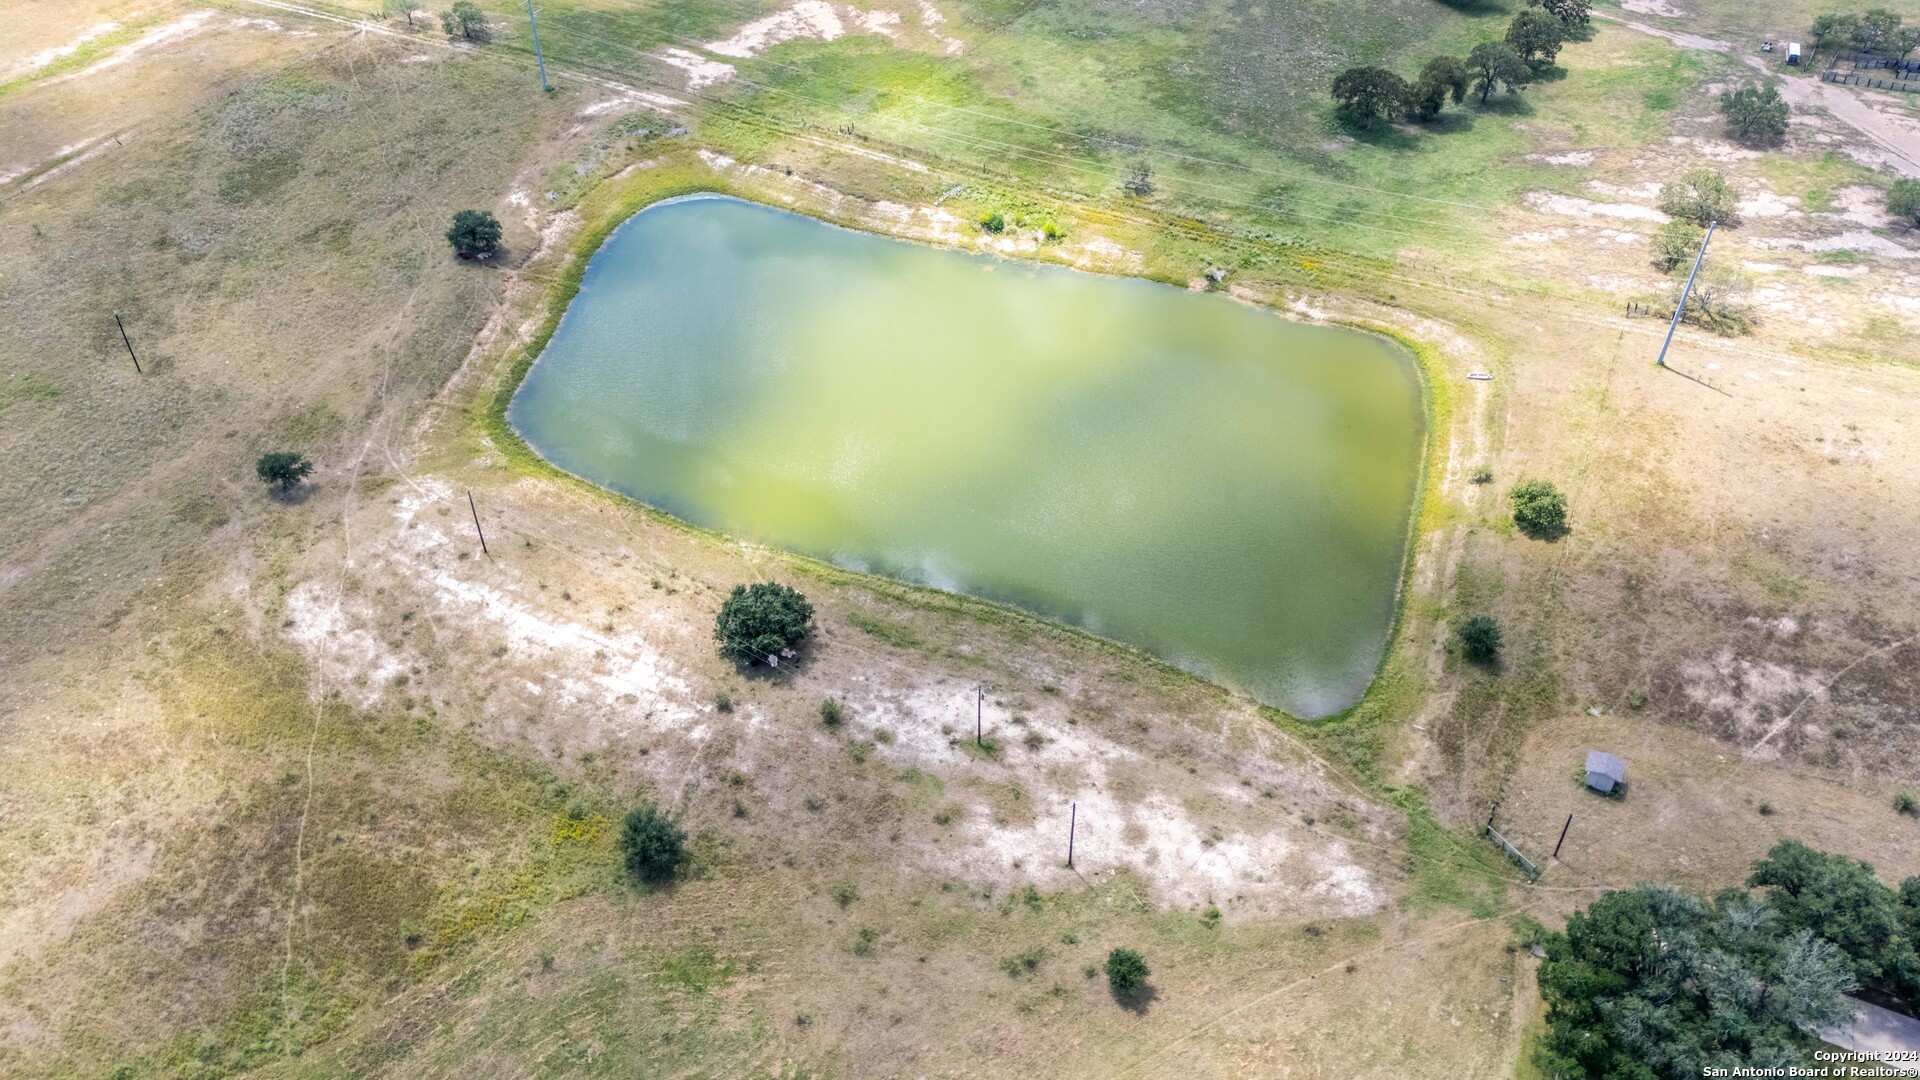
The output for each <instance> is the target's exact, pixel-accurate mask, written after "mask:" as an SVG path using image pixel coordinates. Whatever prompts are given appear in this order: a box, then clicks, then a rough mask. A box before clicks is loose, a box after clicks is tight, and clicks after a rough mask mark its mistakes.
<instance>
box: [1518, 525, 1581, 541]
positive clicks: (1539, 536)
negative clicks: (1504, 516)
mask: <svg viewBox="0 0 1920 1080" xmlns="http://www.w3.org/2000/svg"><path fill="white" fill-rule="evenodd" d="M1513 527H1514V528H1516V529H1518V530H1520V535H1522V536H1524V537H1526V538H1527V539H1529V540H1539V541H1542V542H1545V543H1548V544H1554V543H1558V542H1560V541H1561V540H1564V539H1566V538H1567V537H1568V536H1571V535H1572V534H1573V526H1571V525H1552V526H1541V525H1533V526H1527V525H1522V524H1520V523H1519V522H1517V521H1516V522H1514V523H1513Z"/></svg>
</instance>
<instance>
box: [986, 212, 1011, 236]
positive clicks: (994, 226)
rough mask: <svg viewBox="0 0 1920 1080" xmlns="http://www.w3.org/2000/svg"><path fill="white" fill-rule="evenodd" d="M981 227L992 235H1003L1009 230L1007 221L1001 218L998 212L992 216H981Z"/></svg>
mask: <svg viewBox="0 0 1920 1080" xmlns="http://www.w3.org/2000/svg"><path fill="white" fill-rule="evenodd" d="M980 227H981V228H982V229H985V230H986V231H988V232H990V233H1002V232H1005V231H1006V229H1007V219H1006V218H1004V217H1001V216H1000V213H999V211H997V210H996V211H994V212H993V213H991V214H981V215H980Z"/></svg>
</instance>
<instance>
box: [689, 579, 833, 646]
mask: <svg viewBox="0 0 1920 1080" xmlns="http://www.w3.org/2000/svg"><path fill="white" fill-rule="evenodd" d="M812 631H813V605H812V604H809V603H807V598H806V597H804V596H801V595H800V594H799V593H797V592H795V591H793V590H792V589H790V588H788V587H787V586H785V585H775V584H770V583H767V582H759V583H756V584H753V585H735V586H734V587H733V592H732V593H730V594H728V596H727V599H726V602H725V603H723V604H721V605H720V615H719V617H718V618H716V619H715V620H714V625H713V637H714V640H716V641H718V642H719V643H720V651H721V652H722V653H724V654H726V655H727V656H728V657H729V658H731V659H733V660H735V661H738V662H740V663H745V664H756V663H760V662H761V661H768V662H772V661H774V660H775V659H776V658H778V657H779V655H780V653H781V652H782V651H784V650H787V649H791V648H793V647H794V646H795V645H798V644H800V642H801V641H802V640H803V639H804V638H805V637H806V636H807V635H808V634H809V633H811V632H812Z"/></svg>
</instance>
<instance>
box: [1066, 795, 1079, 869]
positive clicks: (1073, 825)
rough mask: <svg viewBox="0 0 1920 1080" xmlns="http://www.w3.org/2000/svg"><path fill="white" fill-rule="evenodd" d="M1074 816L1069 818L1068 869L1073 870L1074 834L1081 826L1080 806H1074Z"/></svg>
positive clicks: (1076, 804) (1077, 804)
mask: <svg viewBox="0 0 1920 1080" xmlns="http://www.w3.org/2000/svg"><path fill="white" fill-rule="evenodd" d="M1072 806H1073V809H1072V811H1071V814H1072V816H1071V817H1069V818H1067V869H1069V870H1071V869H1073V833H1074V830H1075V829H1077V828H1078V827H1079V825H1080V804H1079V803H1074V804H1072Z"/></svg>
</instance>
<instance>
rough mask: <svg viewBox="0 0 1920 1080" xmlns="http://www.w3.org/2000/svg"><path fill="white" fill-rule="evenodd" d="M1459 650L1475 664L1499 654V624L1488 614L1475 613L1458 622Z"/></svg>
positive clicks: (1482, 662) (1484, 661)
mask: <svg viewBox="0 0 1920 1080" xmlns="http://www.w3.org/2000/svg"><path fill="white" fill-rule="evenodd" d="M1460 651H1461V652H1462V653H1464V654H1466V657H1467V659H1469V660H1471V661H1473V662H1474V663H1476V664H1484V663H1486V662H1487V661H1489V660H1492V659H1493V658H1494V657H1495V656H1498V655H1499V654H1500V624H1499V623H1496V622H1494V621H1493V619H1492V618H1491V617H1490V616H1486V615H1475V616H1474V617H1473V618H1471V619H1468V620H1467V621H1466V622H1463V623H1461V624H1460Z"/></svg>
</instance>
